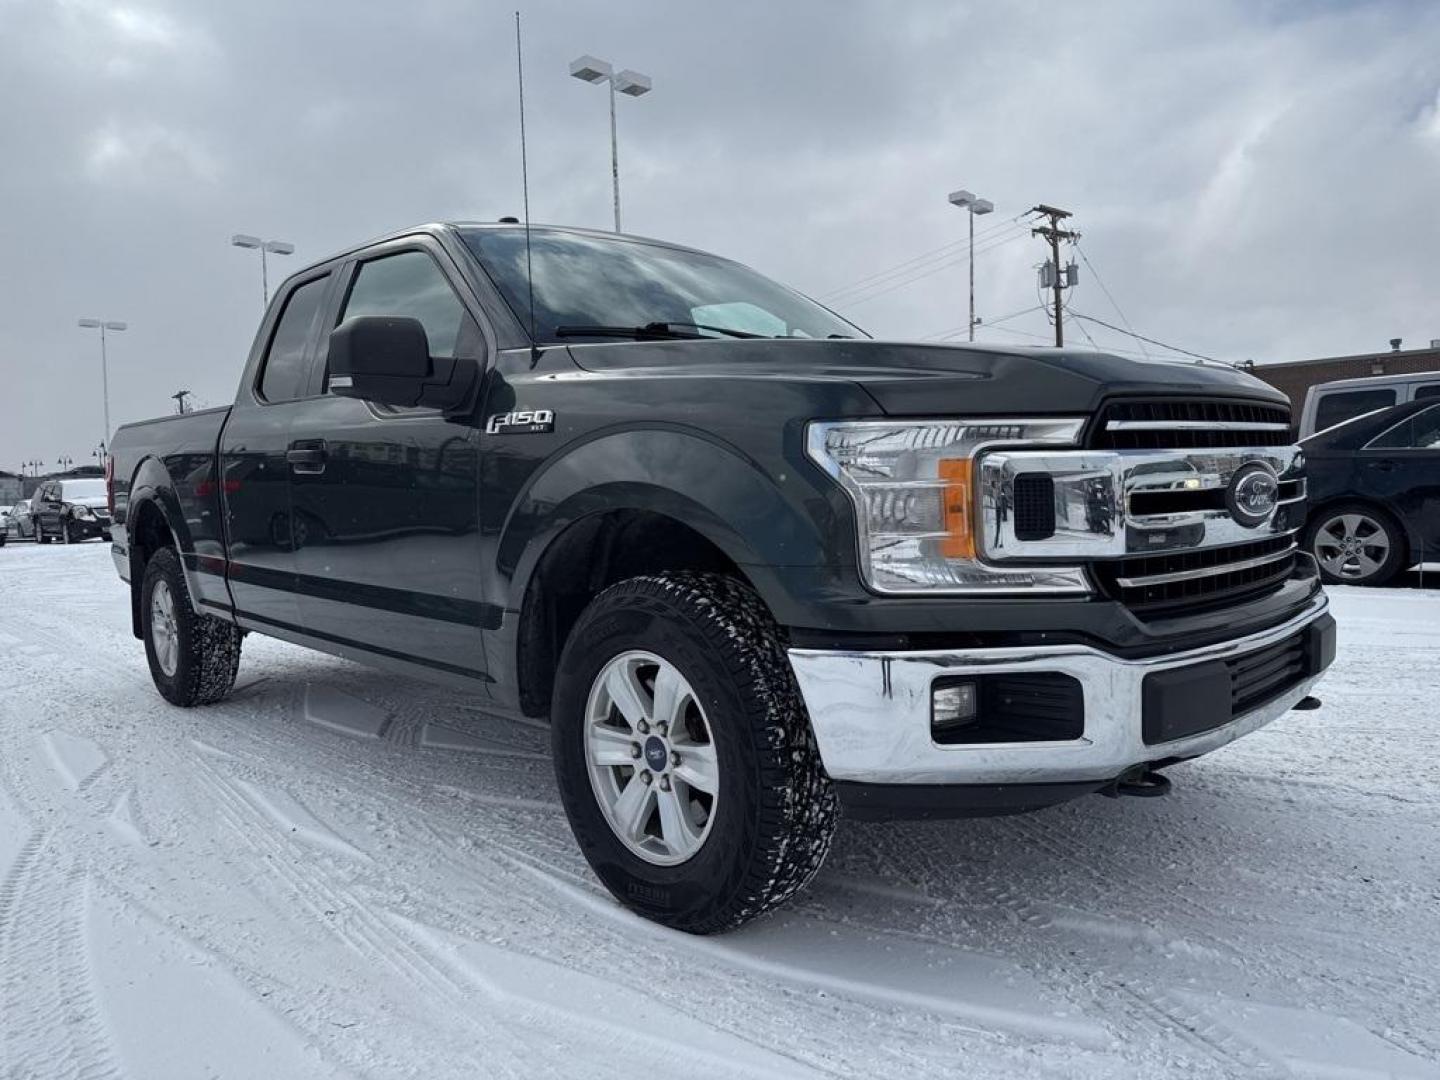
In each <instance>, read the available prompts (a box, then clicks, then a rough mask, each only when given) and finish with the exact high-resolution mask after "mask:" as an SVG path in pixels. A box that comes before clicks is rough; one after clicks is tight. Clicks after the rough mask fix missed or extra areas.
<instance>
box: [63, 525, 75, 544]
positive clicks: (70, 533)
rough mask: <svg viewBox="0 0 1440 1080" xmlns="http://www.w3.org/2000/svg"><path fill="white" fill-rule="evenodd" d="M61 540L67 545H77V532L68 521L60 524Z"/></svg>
mask: <svg viewBox="0 0 1440 1080" xmlns="http://www.w3.org/2000/svg"><path fill="white" fill-rule="evenodd" d="M60 540H61V542H62V543H65V544H73V543H75V532H74V529H73V528H72V526H71V524H70V522H68V521H64V522H61V523H60Z"/></svg>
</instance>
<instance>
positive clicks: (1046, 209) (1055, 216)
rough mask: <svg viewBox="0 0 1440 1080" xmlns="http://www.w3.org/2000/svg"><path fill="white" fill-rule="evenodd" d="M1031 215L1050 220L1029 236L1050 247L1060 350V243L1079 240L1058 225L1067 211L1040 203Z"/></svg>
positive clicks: (1062, 279)
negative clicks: (1037, 238) (1040, 240)
mask: <svg viewBox="0 0 1440 1080" xmlns="http://www.w3.org/2000/svg"><path fill="white" fill-rule="evenodd" d="M1030 212H1031V213H1032V214H1039V215H1041V216H1042V217H1047V218H1049V219H1050V224H1049V225H1038V226H1036V227H1035V228H1033V229H1031V230H1030V235H1031V236H1040V237H1043V238H1044V239H1045V240H1046V242H1047V243H1049V245H1050V264H1051V266H1052V267H1053V268H1054V269H1053V270H1052V272H1051V277H1050V289H1051V293H1052V295H1053V297H1054V300H1053V303H1054V305H1055V347H1056V348H1057V349H1058V348H1061V347H1063V346H1064V344H1065V323H1064V315H1063V313H1064V307H1063V294H1064V289H1065V271H1064V269H1063V268H1062V267H1061V265H1060V241H1061V240H1069V241H1072V242H1073V241H1076V240H1079V239H1080V234H1079V233H1078V232H1073V231H1067V230H1065V229H1062V228H1061V227H1060V223H1061V222H1062V221H1064V220H1065V219H1066V218H1068V217H1069V216H1070V211H1069V210H1059V209H1057V208H1056V207H1053V206H1046V205H1045V204H1044V203H1041V204H1040V205H1039V206H1037V207H1034V208H1033V209H1032V210H1031V211H1030Z"/></svg>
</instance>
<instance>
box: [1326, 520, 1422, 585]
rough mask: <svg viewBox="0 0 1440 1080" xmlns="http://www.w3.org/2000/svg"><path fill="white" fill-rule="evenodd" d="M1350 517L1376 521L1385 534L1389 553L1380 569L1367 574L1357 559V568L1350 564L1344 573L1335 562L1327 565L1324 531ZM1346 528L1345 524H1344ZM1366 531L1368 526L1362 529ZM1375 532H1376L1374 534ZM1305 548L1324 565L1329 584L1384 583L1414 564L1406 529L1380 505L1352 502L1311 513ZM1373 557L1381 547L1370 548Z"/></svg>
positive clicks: (1384, 537) (1330, 550) (1386, 548)
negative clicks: (1338, 570) (1335, 565)
mask: <svg viewBox="0 0 1440 1080" xmlns="http://www.w3.org/2000/svg"><path fill="white" fill-rule="evenodd" d="M1346 516H1354V517H1358V518H1362V519H1364V520H1365V521H1367V522H1370V523H1373V525H1374V526H1375V528H1376V529H1378V530H1379V532H1380V533H1383V541H1384V545H1385V556H1384V558H1383V559H1378V560H1377V561H1378V563H1379V566H1378V568H1377V569H1376V570H1375V571H1373V572H1370V573H1366V572H1364V570H1363V567H1362V566H1361V565H1360V564H1359V563H1358V562H1357V563H1356V564H1355V565H1354V566H1353V567H1351V566H1350V565H1349V563H1346V564H1345V565H1344V567H1343V568H1342V572H1336V570H1335V569H1334V563H1333V562H1332V564H1331V567H1327V566H1326V563H1325V560H1324V559H1323V558H1322V551H1321V546H1322V544H1323V543H1324V541H1323V540H1322V533H1324V532H1325V531H1326V530H1327V529H1329V528H1330V527H1331V526H1332V523H1336V522H1339V521H1341V519H1343V518H1345V517H1346ZM1342 528H1343V526H1342ZM1361 531H1362V532H1363V531H1365V530H1364V529H1362V530H1361ZM1370 535H1371V536H1373V535H1375V534H1374V533H1371V534H1370ZM1301 543H1302V544H1303V545H1304V549H1305V550H1306V551H1308V552H1309V553H1310V554H1311V555H1313V556H1314V557H1315V562H1316V563H1317V564H1318V565H1319V567H1320V579H1321V580H1322V581H1323V582H1325V584H1327V585H1384V584H1385V583H1387V582H1388V581H1390V579H1391V578H1393V577H1394V576H1395V575H1396V574H1398V573H1399V572H1400V571H1401V570H1404V569H1405V568H1406V567H1407V566H1409V565H1410V556H1409V554H1408V545H1407V543H1406V540H1405V530H1404V529H1402V528H1401V527H1400V524H1399V522H1397V521H1396V520H1395V519H1394V518H1393V517H1391V516H1390V515H1389V514H1388V513H1386V512H1385V511H1384V510H1381V509H1380V508H1379V507H1378V506H1372V505H1370V504H1369V503H1362V502H1349V503H1339V504H1336V505H1333V506H1327V507H1324V508H1323V509H1321V510H1320V512H1319V513H1314V514H1311V515H1310V520H1309V522H1308V523H1307V524H1306V526H1305V533H1304V537H1303V539H1302V541H1301ZM1325 550H1326V551H1327V552H1329V553H1331V554H1332V555H1333V553H1334V550H1335V549H1334V548H1333V547H1330V546H1328V545H1326V547H1325ZM1368 552H1369V554H1371V555H1372V556H1373V555H1375V554H1378V551H1377V549H1375V548H1373V547H1372V548H1370V549H1368Z"/></svg>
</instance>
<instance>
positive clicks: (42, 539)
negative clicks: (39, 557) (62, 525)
mask: <svg viewBox="0 0 1440 1080" xmlns="http://www.w3.org/2000/svg"><path fill="white" fill-rule="evenodd" d="M35 539H36V540H37V541H38V542H39V543H42V544H48V543H49V542H50V537H48V536H46V535H45V530H44V529H42V528H40V527H38V526H37V527H36V529H35Z"/></svg>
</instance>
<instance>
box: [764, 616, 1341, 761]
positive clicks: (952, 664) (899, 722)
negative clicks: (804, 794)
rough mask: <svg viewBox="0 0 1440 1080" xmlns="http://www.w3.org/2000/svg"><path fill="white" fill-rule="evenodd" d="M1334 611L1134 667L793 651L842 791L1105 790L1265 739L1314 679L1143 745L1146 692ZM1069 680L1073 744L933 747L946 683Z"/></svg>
mask: <svg viewBox="0 0 1440 1080" xmlns="http://www.w3.org/2000/svg"><path fill="white" fill-rule="evenodd" d="M1328 606H1329V600H1328V599H1327V598H1326V597H1325V595H1324V594H1323V593H1320V594H1317V595H1316V596H1315V598H1314V599H1313V600H1312V601H1311V602H1310V604H1309V606H1308V607H1307V608H1306V609H1305V611H1304V612H1302V613H1301V614H1300V615H1297V616H1296V617H1295V618H1293V619H1290V620H1289V621H1288V622H1285V623H1282V624H1281V625H1279V626H1273V627H1270V628H1269V629H1268V630H1264V631H1261V632H1259V633H1256V634H1250V635H1248V636H1246V637H1241V638H1235V639H1233V640H1231V641H1226V642H1222V643H1220V644H1217V645H1210V646H1206V647H1204V648H1200V649H1192V650H1190V651H1188V652H1182V653H1171V654H1169V655H1166V656H1156V657H1149V658H1146V659H1143V660H1125V659H1122V658H1120V657H1116V656H1112V655H1110V654H1109V653H1105V652H1101V651H1100V650H1099V649H1094V648H1090V647H1089V646H1084V645H1057V646H1054V647H1050V648H1033V649H1030V648H1022V649H973V650H957V651H953V652H845V651H839V650H822V649H791V650H790V665H791V667H792V668H793V669H794V671H795V678H796V680H797V681H798V683H799V685H800V693H801V695H802V696H803V697H804V699H805V706H806V708H807V709H808V710H809V713H810V722H811V726H812V727H813V729H814V731H815V739H816V742H817V743H818V745H819V749H820V757H821V760H822V761H823V762H824V764H825V769H826V771H827V772H828V773H829V774H830V777H831V778H832V779H834V780H849V781H857V782H866V783H878V784H1021V783H1058V782H1063V781H1085V780H1108V779H1111V778H1113V777H1116V776H1118V775H1119V774H1120V773H1122V772H1124V771H1125V770H1127V769H1129V768H1130V767H1132V766H1134V765H1140V764H1143V763H1145V762H1151V761H1158V760H1161V759H1164V758H1174V757H1195V756H1197V755H1199V754H1205V753H1209V752H1210V751H1211V750H1214V749H1217V748H1218V747H1221V746H1224V745H1225V744H1226V743H1229V742H1233V741H1234V740H1235V739H1238V738H1240V737H1241V736H1242V735H1248V734H1249V733H1250V732H1252V731H1255V730H1257V729H1258V728H1261V727H1264V726H1265V725H1266V724H1268V723H1269V722H1270V721H1271V720H1274V719H1276V718H1277V717H1279V716H1281V715H1283V714H1284V713H1286V712H1288V711H1289V710H1290V709H1291V708H1292V707H1293V706H1294V705H1295V704H1296V703H1297V702H1298V701H1300V700H1301V699H1302V698H1304V697H1306V696H1307V695H1308V694H1309V693H1310V690H1311V688H1312V687H1313V686H1314V685H1315V683H1316V682H1317V681H1318V679H1319V676H1318V675H1316V676H1313V677H1310V678H1307V679H1305V680H1303V681H1302V682H1300V683H1298V684H1296V685H1294V686H1292V687H1291V688H1290V689H1289V690H1287V691H1285V693H1283V694H1282V695H1281V696H1280V697H1278V698H1276V699H1274V700H1272V701H1270V702H1269V703H1267V704H1265V705H1262V706H1260V707H1259V708H1257V709H1255V710H1253V711H1251V712H1248V713H1244V714H1243V715H1241V716H1238V717H1235V718H1234V719H1232V720H1231V721H1230V722H1229V723H1228V724H1224V725H1222V726H1220V727H1217V728H1212V729H1211V730H1209V731H1205V732H1201V733H1199V734H1197V735H1192V736H1188V737H1186V738H1182V739H1176V740H1174V741H1173V742H1167V743H1159V744H1146V743H1145V741H1144V740H1143V738H1142V737H1141V684H1142V682H1143V680H1144V678H1145V676H1146V675H1148V674H1150V673H1152V672H1156V671H1165V670H1168V669H1170V668H1177V667H1184V666H1187V665H1191V664H1199V663H1204V662H1205V661H1209V660H1226V659H1230V658H1232V657H1236V656H1241V655H1243V654H1245V653H1248V652H1250V651H1252V650H1255V649H1262V648H1265V647H1266V646H1268V645H1272V644H1275V643H1276V642H1279V641H1282V640H1284V639H1286V638H1287V637H1289V636H1290V635H1292V634H1296V633H1298V632H1300V631H1301V630H1303V629H1304V628H1305V627H1306V626H1308V625H1309V624H1310V623H1312V622H1314V621H1315V620H1317V619H1319V618H1320V617H1321V616H1322V615H1323V614H1324V613H1325V609H1326V608H1327V607H1328ZM1015 671H1035V672H1062V673H1064V674H1067V675H1071V676H1073V677H1074V678H1075V679H1077V680H1078V681H1079V682H1080V685H1081V687H1082V689H1083V693H1084V701H1085V733H1084V736H1083V737H1082V738H1079V739H1074V740H1070V741H1067V742H1043V743H1040V742H1029V743H987V744H982V745H968V746H941V745H939V744H938V743H936V742H935V741H934V740H933V739H931V737H930V707H931V706H930V696H931V690H930V684H931V683H932V682H933V681H934V680H935V679H936V678H939V677H941V676H955V675H961V676H963V675H965V674H976V675H979V674H998V673H1001V672H1015Z"/></svg>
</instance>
